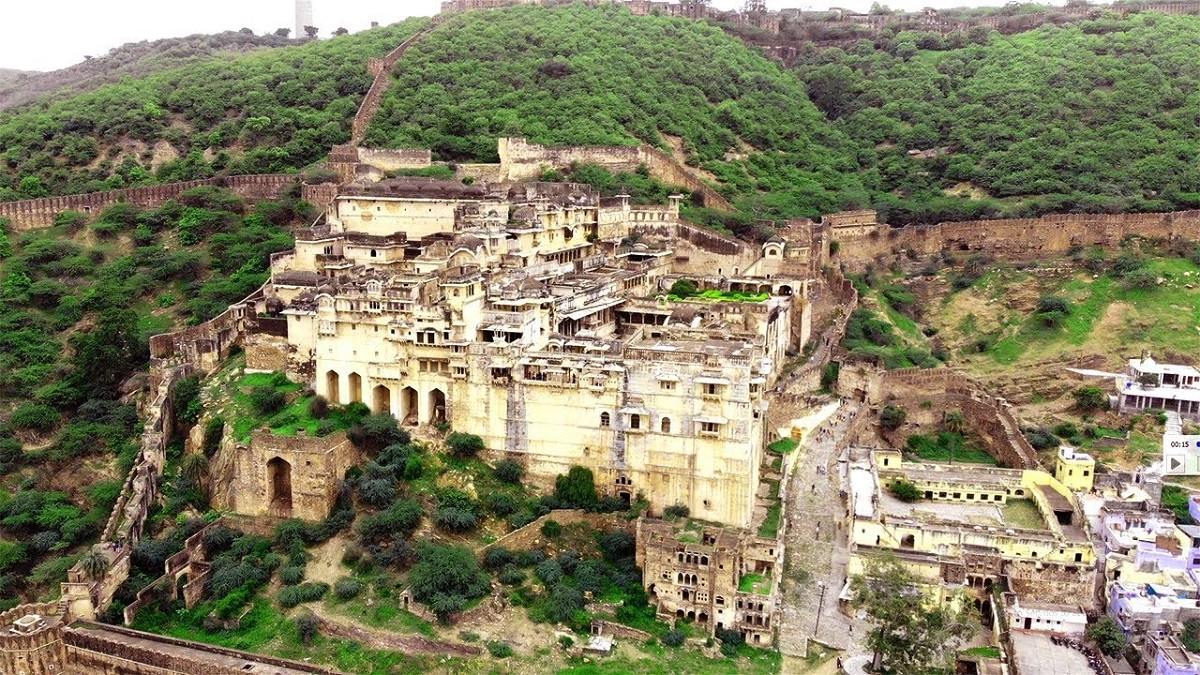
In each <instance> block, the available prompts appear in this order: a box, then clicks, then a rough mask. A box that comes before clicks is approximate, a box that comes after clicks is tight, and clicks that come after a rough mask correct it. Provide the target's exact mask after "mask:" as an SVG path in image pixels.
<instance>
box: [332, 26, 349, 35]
mask: <svg viewBox="0 0 1200 675" xmlns="http://www.w3.org/2000/svg"><path fill="white" fill-rule="evenodd" d="M349 32H350V31H348V30H346V29H345V28H342V27H340V26H339V27H338V29H337V30H335V31H333V35H334V36H335V37H337V36H339V35H346V34H347V33H349Z"/></svg>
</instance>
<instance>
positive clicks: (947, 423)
mask: <svg viewBox="0 0 1200 675" xmlns="http://www.w3.org/2000/svg"><path fill="white" fill-rule="evenodd" d="M942 426H943V427H945V429H946V431H949V432H950V433H952V434H961V433H963V432H964V431H966V429H967V416H966V415H964V414H963V412H962V411H961V410H950V411H947V412H946V414H945V415H943V416H942Z"/></svg>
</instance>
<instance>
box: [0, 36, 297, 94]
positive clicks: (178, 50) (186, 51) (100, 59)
mask: <svg viewBox="0 0 1200 675" xmlns="http://www.w3.org/2000/svg"><path fill="white" fill-rule="evenodd" d="M293 44H295V43H294V42H292V41H291V40H288V39H286V38H280V37H277V36H275V35H253V34H250V35H247V34H245V33H241V32H235V31H226V32H224V33H217V34H214V35H189V36H187V37H179V38H167V39H165V40H154V41H152V42H150V41H145V40H143V41H141V42H130V43H127V44H124V45H121V46H120V47H116V48H113V49H111V50H110V51H109V52H108V53H107V54H103V55H101V54H97V55H95V56H96V58H92V59H87V60H84V61H81V62H80V63H76V64H74V65H71V66H67V67H66V68H61V69H59V70H54V71H48V72H27V73H25V72H21V71H15V70H4V69H0V110H8V109H11V108H15V107H17V106H21V105H25V104H27V103H31V102H33V101H36V100H38V99H39V98H41V97H43V96H47V95H49V96H52V97H62V96H70V95H74V94H81V93H84V92H88V91H92V90H94V89H96V88H98V87H101V86H103V85H105V84H110V83H113V82H119V81H121V79H123V78H126V77H145V76H147V75H150V74H153V73H156V72H160V71H163V70H168V69H171V68H178V67H181V66H185V65H190V64H193V63H200V62H202V61H207V60H211V59H220V58H224V59H228V58H233V57H235V56H236V55H238V54H240V53H245V52H249V51H255V50H258V49H269V48H271V47H282V46H289V45H293Z"/></svg>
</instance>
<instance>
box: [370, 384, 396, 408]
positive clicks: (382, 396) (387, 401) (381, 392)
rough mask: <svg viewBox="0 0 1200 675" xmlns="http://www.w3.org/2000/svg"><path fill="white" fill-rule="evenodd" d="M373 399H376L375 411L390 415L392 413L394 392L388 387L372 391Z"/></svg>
mask: <svg viewBox="0 0 1200 675" xmlns="http://www.w3.org/2000/svg"><path fill="white" fill-rule="evenodd" d="M371 398H372V399H374V409H375V412H377V413H388V412H391V411H392V390H391V389H388V388H387V387H385V386H383V385H382V384H381V385H378V386H377V387H375V388H374V389H372V390H371Z"/></svg>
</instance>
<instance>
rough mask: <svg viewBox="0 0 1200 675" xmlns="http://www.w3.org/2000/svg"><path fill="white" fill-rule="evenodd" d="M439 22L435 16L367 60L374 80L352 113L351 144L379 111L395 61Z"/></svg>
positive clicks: (358, 140)
mask: <svg viewBox="0 0 1200 675" xmlns="http://www.w3.org/2000/svg"><path fill="white" fill-rule="evenodd" d="M439 23H441V19H438V18H435V19H434V20H433V23H432V24H431V25H430V26H429V27H427V28H424V29H422V30H420V31H419V32H417V33H416V34H415V35H413V36H412V37H410V38H408V39H407V40H405V41H404V42H401V43H400V46H398V47H396V48H395V49H393V50H392V51H391V52H388V54H387V56H384V57H383V58H372V59H370V60H369V61H368V62H367V72H368V73H370V74H371V75H372V76H373V77H374V78H375V80H374V81H373V82H372V83H371V88H370V89H369V90H368V91H367V95H366V97H364V98H363V102H362V103H361V104H360V105H359V107H358V112H357V113H355V115H354V124H353V126H352V127H351V129H352V130H351V136H350V137H351V141H350V143H351V145H358V144H359V143H361V142H362V139H363V136H364V135H366V133H367V127H369V126H370V125H371V120H372V119H374V118H375V113H377V112H379V104H380V103H382V102H383V95H384V94H385V93H387V90H388V89H390V88H391V86H392V69H393V68H395V67H396V63H397V62H398V61H399V60H400V58H401V57H403V56H404V52H406V51H408V48H409V47H410V46H412V45H413V44H414V43H416V42H417V41H419V40H420V39H421V38H422V37H424V36H425V34H426V33H428V32H429V31H431V30H433V29H434V28H436V27H437V26H438V24H439Z"/></svg>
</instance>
